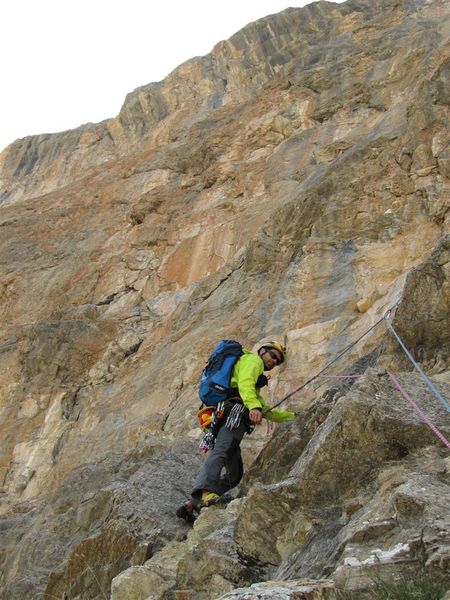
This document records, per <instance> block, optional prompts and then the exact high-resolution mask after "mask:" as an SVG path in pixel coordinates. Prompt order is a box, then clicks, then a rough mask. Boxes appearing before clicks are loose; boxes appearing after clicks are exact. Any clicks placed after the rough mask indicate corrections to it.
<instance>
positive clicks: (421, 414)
mask: <svg viewBox="0 0 450 600" xmlns="http://www.w3.org/2000/svg"><path fill="white" fill-rule="evenodd" d="M387 374H388V375H389V377H390V378H391V380H392V382H393V384H394V385H395V387H396V388H397V389H398V390H399V392H400V393H401V395H402V396H403V398H405V400H407V401H408V402H409V403H410V404H411V406H412V407H413V408H414V410H415V411H416V413H417V414H418V415H419V417H420V418H421V419H422V421H423V422H424V423H426V424H427V425H428V427H429V428H430V429H431V431H433V433H435V434H436V435H437V437H438V438H439V439H440V440H441V442H442V443H443V444H444V445H445V446H447V448H449V449H450V442H449V441H448V439H447V438H446V437H445V436H444V435H443V434H442V433H441V432H440V431H439V429H438V428H437V427H436V426H435V425H433V423H432V422H431V421H430V419H429V418H428V417H427V415H426V414H425V413H424V412H423V410H422V409H421V408H420V406H418V405H417V404H416V403H415V402H414V400H413V399H412V398H411V396H410V395H409V394H408V392H407V391H406V390H405V389H403V388H402V386H401V385H400V382H399V381H398V379H396V377H395V376H394V375H393V373H391V372H390V371H388V372H387Z"/></svg>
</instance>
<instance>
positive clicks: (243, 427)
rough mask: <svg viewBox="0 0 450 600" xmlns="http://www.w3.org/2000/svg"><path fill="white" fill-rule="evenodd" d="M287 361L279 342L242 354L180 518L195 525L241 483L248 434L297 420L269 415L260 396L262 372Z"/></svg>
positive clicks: (288, 414)
mask: <svg viewBox="0 0 450 600" xmlns="http://www.w3.org/2000/svg"><path fill="white" fill-rule="evenodd" d="M285 357H286V349H285V347H284V346H283V345H282V344H281V343H280V342H277V341H270V342H265V343H263V344H262V345H261V346H260V348H259V349H258V351H257V353H254V352H249V351H248V350H244V351H243V354H242V356H241V357H240V358H239V359H238V360H237V362H236V364H235V365H234V368H233V372H232V376H231V382H230V396H229V398H228V399H227V400H226V401H225V408H224V411H223V415H222V417H221V419H220V421H218V422H217V423H216V425H215V438H216V439H215V445H214V448H213V449H212V450H211V451H210V453H209V456H208V458H207V459H206V461H205V462H204V463H203V466H202V467H201V469H200V472H199V474H198V476H197V479H196V480H195V483H194V488H193V491H192V494H191V499H190V500H188V501H187V502H185V504H183V505H182V506H181V507H180V508H178V510H177V512H176V514H177V516H178V517H180V518H182V519H185V520H186V521H188V522H190V523H192V522H194V520H195V512H200V510H201V508H203V507H206V506H211V505H213V504H216V503H217V502H218V501H219V500H220V496H222V494H224V493H225V492H227V491H228V490H230V489H232V488H234V487H235V486H236V485H237V484H238V483H239V482H240V481H241V479H242V476H243V472H244V471H243V464H242V457H241V449H240V443H241V441H242V438H243V436H244V434H245V433H251V432H252V431H253V429H254V427H255V426H256V425H261V423H262V420H263V418H266V419H269V420H271V421H275V422H277V423H282V422H284V421H290V420H292V419H294V417H295V414H294V413H292V412H288V411H282V410H272V411H269V406H268V405H267V404H266V403H265V401H264V399H263V397H262V396H261V394H260V388H261V387H263V386H264V385H266V384H267V378H266V377H265V375H263V372H264V371H271V370H272V369H273V368H274V367H276V366H277V365H281V364H282V363H283V362H284V360H285ZM224 468H225V473H224V474H222V471H223V469H224Z"/></svg>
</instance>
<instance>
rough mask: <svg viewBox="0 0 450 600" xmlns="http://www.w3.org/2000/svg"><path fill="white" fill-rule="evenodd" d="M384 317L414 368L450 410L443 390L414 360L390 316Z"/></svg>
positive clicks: (449, 409)
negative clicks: (442, 392) (441, 390)
mask: <svg viewBox="0 0 450 600" xmlns="http://www.w3.org/2000/svg"><path fill="white" fill-rule="evenodd" d="M384 319H385V320H386V323H387V324H388V327H389V329H390V330H391V331H392V333H393V334H394V336H395V338H396V339H397V341H398V343H399V344H400V346H401V347H402V349H403V350H404V352H405V354H406V356H407V357H408V358H409V360H410V361H411V362H412V364H413V365H414V368H415V369H417V371H418V372H419V373H420V374H421V376H422V379H423V380H424V381H425V383H426V384H427V386H428V387H429V389H430V390H431V391H432V392H433V394H434V395H435V396H436V398H437V399H438V400H439V402H440V403H441V404H442V406H443V407H444V408H445V410H446V411H450V405H449V404H448V402H447V401H446V400H445V399H444V397H443V396H442V394H441V392H440V391H439V390H438V389H437V387H436V386H435V385H434V383H433V382H432V381H430V379H429V378H428V377H427V376H426V375H425V373H424V372H423V371H422V369H421V368H420V366H419V365H418V364H417V362H416V361H415V360H414V358H413V356H412V354H411V352H410V351H409V350H408V348H407V347H406V346H405V344H404V343H403V341H402V340H401V338H400V336H399V335H398V333H397V332H396V331H395V329H394V326H393V325H392V323H391V322H390V321H389V318H388V317H387V316H386V315H385V316H384Z"/></svg>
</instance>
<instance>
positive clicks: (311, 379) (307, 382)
mask: <svg viewBox="0 0 450 600" xmlns="http://www.w3.org/2000/svg"><path fill="white" fill-rule="evenodd" d="M388 312H389V313H390V310H389V311H388ZM384 320H385V316H383V317H382V318H381V319H379V320H378V321H377V322H376V323H374V325H372V327H369V329H367V331H365V332H364V333H363V334H362V335H360V336H359V338H358V339H357V340H355V341H354V342H352V343H351V344H349V345H348V346H347V347H346V348H344V350H342V352H340V353H339V354H338V355H337V356H336V358H334V359H333V360H332V361H330V362H329V363H328V364H327V365H325V367H324V368H323V369H322V370H321V371H319V372H318V373H316V374H315V375H314V376H313V377H311V378H310V379H308V380H307V381H305V383H303V384H302V385H301V386H299V387H298V388H297V389H295V390H294V391H292V392H290V393H289V394H286V396H284V397H283V398H282V399H281V400H280V401H279V402H277V403H276V404H274V405H273V406H271V407H270V408H269V409H268V410H266V411H265V412H264V414H267V413H268V412H270V411H271V410H273V409H274V408H277V406H280V404H282V403H283V402H285V401H286V400H287V399H288V398H291V397H292V396H293V395H294V394H297V393H298V392H299V391H300V390H302V389H303V388H305V387H306V386H307V385H309V384H310V383H312V382H313V381H314V380H315V379H317V378H318V377H320V375H322V373H324V372H325V371H326V370H327V369H329V368H330V367H331V366H332V365H334V363H335V362H337V361H338V360H339V359H340V358H341V356H343V355H344V354H346V353H347V352H348V351H349V350H351V349H352V348H353V346H356V344H357V343H358V342H359V341H360V340H362V339H363V337H365V336H366V335H367V334H368V333H370V332H371V331H372V330H373V329H375V327H377V326H378V325H379V324H380V323H382V322H383V321H384Z"/></svg>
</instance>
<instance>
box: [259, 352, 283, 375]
mask: <svg viewBox="0 0 450 600" xmlns="http://www.w3.org/2000/svg"><path fill="white" fill-rule="evenodd" d="M260 356H261V358H262V360H263V363H264V371H271V370H272V369H273V368H274V367H276V366H277V365H281V361H282V356H281V353H280V352H279V351H278V350H275V348H263V349H262V350H261V352H260Z"/></svg>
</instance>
